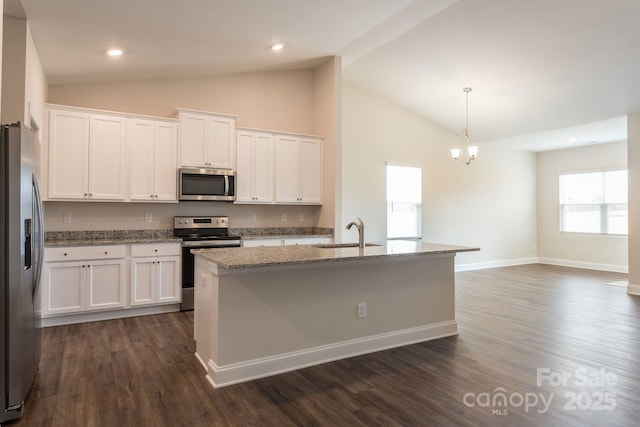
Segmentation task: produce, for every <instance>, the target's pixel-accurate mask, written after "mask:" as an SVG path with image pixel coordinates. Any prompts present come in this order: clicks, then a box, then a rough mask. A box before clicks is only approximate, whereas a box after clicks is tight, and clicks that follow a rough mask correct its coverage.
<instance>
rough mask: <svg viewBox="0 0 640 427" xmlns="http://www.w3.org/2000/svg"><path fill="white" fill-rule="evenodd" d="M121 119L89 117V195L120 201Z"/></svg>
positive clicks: (122, 182)
mask: <svg viewBox="0 0 640 427" xmlns="http://www.w3.org/2000/svg"><path fill="white" fill-rule="evenodd" d="M125 178H126V174H125V119H124V118H121V117H112V116H99V115H92V116H91V125H90V135H89V198H91V199H94V200H124V199H125V192H126V185H125Z"/></svg>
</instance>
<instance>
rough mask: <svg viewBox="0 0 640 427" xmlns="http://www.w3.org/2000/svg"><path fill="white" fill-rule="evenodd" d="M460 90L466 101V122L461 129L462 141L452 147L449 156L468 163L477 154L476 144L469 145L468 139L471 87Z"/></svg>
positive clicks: (469, 140)
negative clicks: (455, 146)
mask: <svg viewBox="0 0 640 427" xmlns="http://www.w3.org/2000/svg"><path fill="white" fill-rule="evenodd" d="M462 91H463V92H464V93H465V96H466V101H467V104H466V122H465V127H464V131H462V137H463V141H462V144H461V145H460V148H454V149H452V150H451V156H452V157H453V158H454V159H455V160H460V161H461V162H462V163H464V164H466V165H468V164H470V163H471V162H472V161H474V160H475V159H476V157H477V156H478V146H477V145H471V139H469V92H471V88H470V87H465V88H464V89H462Z"/></svg>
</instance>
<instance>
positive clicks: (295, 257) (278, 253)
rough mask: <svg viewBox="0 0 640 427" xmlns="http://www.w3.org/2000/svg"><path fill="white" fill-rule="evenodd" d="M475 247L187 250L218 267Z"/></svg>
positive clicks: (416, 244)
mask: <svg viewBox="0 0 640 427" xmlns="http://www.w3.org/2000/svg"><path fill="white" fill-rule="evenodd" d="M479 250H480V249H479V248H474V247H466V246H453V245H444V244H438V243H425V242H421V241H412V240H389V241H387V242H384V243H381V244H378V246H367V247H365V248H364V249H361V248H358V247H338V248H321V247H317V246H315V245H298V246H276V247H258V248H220V249H193V250H192V251H191V252H192V253H193V254H195V255H199V256H201V257H203V258H204V259H206V260H208V261H211V262H214V263H215V264H217V265H218V267H222V268H228V269H235V268H252V267H269V266H278V265H293V264H313V263H323V262H342V261H352V260H364V259H367V260H372V259H376V258H392V257H409V256H426V255H434V254H448V253H449V254H450V253H457V252H471V251H479Z"/></svg>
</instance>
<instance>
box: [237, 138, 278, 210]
mask: <svg viewBox="0 0 640 427" xmlns="http://www.w3.org/2000/svg"><path fill="white" fill-rule="evenodd" d="M273 141H274V136H273V134H271V133H268V132H260V131H250V130H243V129H241V130H238V132H237V153H238V154H237V169H236V203H273V202H274V197H273V181H274V175H273Z"/></svg>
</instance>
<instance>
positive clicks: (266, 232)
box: [229, 227, 333, 240]
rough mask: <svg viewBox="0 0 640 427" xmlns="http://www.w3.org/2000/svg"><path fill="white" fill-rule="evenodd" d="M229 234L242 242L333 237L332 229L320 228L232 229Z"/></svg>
mask: <svg viewBox="0 0 640 427" xmlns="http://www.w3.org/2000/svg"><path fill="white" fill-rule="evenodd" d="M229 233H230V234H232V235H234V236H240V237H241V238H242V240H256V239H286V238H296V237H333V228H322V227H263V228H232V229H230V230H229Z"/></svg>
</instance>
